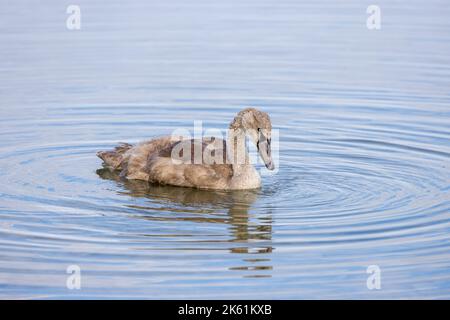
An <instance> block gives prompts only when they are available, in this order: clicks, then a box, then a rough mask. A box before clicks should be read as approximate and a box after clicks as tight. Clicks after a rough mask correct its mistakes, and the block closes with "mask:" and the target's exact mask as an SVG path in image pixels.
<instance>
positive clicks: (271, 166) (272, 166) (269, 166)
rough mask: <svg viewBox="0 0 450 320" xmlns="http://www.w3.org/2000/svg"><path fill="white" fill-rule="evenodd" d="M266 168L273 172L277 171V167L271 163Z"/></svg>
mask: <svg viewBox="0 0 450 320" xmlns="http://www.w3.org/2000/svg"><path fill="white" fill-rule="evenodd" d="M266 168H267V169H269V170H271V171H272V170H274V169H275V166H274V164H273V163H272V162H271V163H269V164H267V165H266Z"/></svg>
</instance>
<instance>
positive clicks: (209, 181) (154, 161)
mask: <svg viewBox="0 0 450 320" xmlns="http://www.w3.org/2000/svg"><path fill="white" fill-rule="evenodd" d="M207 141H210V140H207ZM218 141H219V140H218ZM216 142H217V141H216ZM218 144H219V145H222V148H223V146H225V144H224V142H223V141H221V140H220V141H219V143H218ZM200 146H201V149H199V147H200ZM199 150H202V152H203V153H208V154H211V153H212V154H214V153H216V152H217V155H218V158H215V159H216V160H217V163H216V162H212V163H211V162H207V163H200V164H196V163H195V161H194V160H195V155H196V152H197V151H199ZM225 150H226V148H225ZM184 152H189V153H190V154H187V155H186V157H183V153H184ZM225 153H226V152H223V150H222V149H221V147H220V146H219V148H216V149H214V148H211V143H206V142H205V141H201V140H193V139H192V140H183V141H177V142H174V143H171V144H170V145H167V146H166V147H165V148H163V149H161V150H160V151H159V152H158V153H157V154H154V155H152V156H150V157H149V159H148V162H147V166H146V169H145V171H146V172H147V174H148V176H149V180H150V181H153V182H158V183H163V184H171V185H176V186H185V187H198V188H216V189H220V188H226V187H227V184H228V182H229V180H230V179H231V177H232V176H233V168H232V166H231V165H229V164H226V163H224V162H226V161H224V159H226V154H225ZM189 156H190V157H189ZM200 156H201V155H200ZM174 158H175V159H178V160H180V159H181V158H183V161H182V162H181V163H180V162H178V163H177V161H174ZM200 159H202V158H200Z"/></svg>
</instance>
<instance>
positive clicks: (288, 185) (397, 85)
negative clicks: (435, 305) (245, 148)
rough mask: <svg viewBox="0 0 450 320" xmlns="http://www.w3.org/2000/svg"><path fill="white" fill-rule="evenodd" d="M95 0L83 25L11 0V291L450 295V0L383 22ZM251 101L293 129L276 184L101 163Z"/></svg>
mask: <svg viewBox="0 0 450 320" xmlns="http://www.w3.org/2000/svg"><path fill="white" fill-rule="evenodd" d="M76 2H77V4H79V5H80V7H81V11H82V28H81V30H79V31H69V30H67V29H66V27H65V19H66V17H67V14H66V12H65V10H66V4H65V3H61V1H46V2H45V4H44V3H40V2H37V1H31V2H30V1H6V2H3V3H2V4H1V10H0V44H1V51H0V134H1V139H0V168H1V169H0V297H2V298H150V299H154V298H255V299H257V298H274V299H279V298H313V299H318V298H352V299H359V298H374V299H378V298H446V299H448V298H450V19H449V17H450V6H449V5H448V2H447V1H427V2H423V1H416V0H413V1H408V2H401V1H396V2H394V3H392V1H384V0H383V1H378V2H377V4H378V5H379V6H380V7H381V10H382V28H381V30H377V31H370V30H368V29H367V28H366V22H365V21H366V18H367V16H368V15H367V14H366V7H367V4H365V3H361V2H360V1H347V2H344V3H341V2H339V4H338V3H336V2H334V1H324V0H321V1H308V2H298V1H270V0H263V1H260V0H258V1H256V0H254V1H237V0H233V1H227V2H226V3H225V2H224V3H222V2H218V1H200V0H195V1H189V4H188V3H187V2H186V1H143V0H135V1H128V2H127V4H126V5H125V4H124V3H122V2H119V1H110V2H108V4H106V3H100V2H98V1H84V0H83V1H76ZM245 106H258V107H260V108H261V109H263V110H265V111H267V112H269V113H270V115H271V117H272V120H273V123H274V127H275V128H277V129H279V130H280V146H279V163H278V166H279V171H278V172H277V173H276V174H274V175H265V176H264V177H263V187H262V189H260V190H257V191H246V192H207V191H197V190H192V189H186V188H174V187H162V186H152V185H148V184H146V183H143V182H132V181H121V180H120V179H118V178H117V177H116V176H114V175H113V174H111V173H109V172H105V171H103V170H98V169H101V161H100V160H99V159H98V158H97V157H96V156H95V152H96V151H98V150H101V149H105V148H110V147H112V146H114V145H115V144H116V143H117V142H119V141H127V142H137V141H140V140H143V139H146V138H150V137H152V136H157V135H161V134H170V133H171V132H172V130H173V129H175V128H180V127H181V128H187V129H190V128H192V126H193V121H194V120H202V121H203V124H204V127H217V128H222V129H223V128H226V126H227V125H228V123H229V121H230V120H231V119H232V117H233V116H234V114H235V113H236V112H237V111H239V110H240V109H241V108H243V107H245ZM263 172H264V171H263ZM69 265H78V266H79V267H80V268H81V272H82V280H81V286H82V288H81V290H69V289H67V288H66V279H67V276H68V275H67V274H66V268H67V267H68V266H69ZM369 265H377V266H379V267H380V269H381V289H380V290H368V289H367V287H366V280H367V277H368V274H367V273H366V269H367V267H368V266H369Z"/></svg>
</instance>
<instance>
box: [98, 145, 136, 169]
mask: <svg viewBox="0 0 450 320" xmlns="http://www.w3.org/2000/svg"><path fill="white" fill-rule="evenodd" d="M132 147H133V146H132V145H131V144H129V143H119V145H118V146H117V147H115V148H114V150H110V151H99V152H97V156H98V157H99V158H100V159H102V160H103V162H104V163H105V165H106V166H107V167H109V168H110V169H113V170H121V169H122V167H121V166H122V162H123V160H124V154H125V153H126V152H127V151H128V150H130V149H131V148H132Z"/></svg>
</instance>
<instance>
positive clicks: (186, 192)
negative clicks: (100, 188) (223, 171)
mask: <svg viewBox="0 0 450 320" xmlns="http://www.w3.org/2000/svg"><path fill="white" fill-rule="evenodd" d="M97 174H98V175H99V176H100V177H101V178H102V179H108V180H114V181H116V182H117V183H119V184H120V185H121V186H123V187H124V188H125V189H126V191H121V192H120V193H122V194H126V195H129V196H132V197H139V198H147V199H150V200H151V201H152V206H149V207H145V206H142V205H140V206H138V205H129V206H128V207H130V208H134V209H139V210H144V211H147V212H148V214H145V215H144V216H138V218H143V219H146V220H153V221H164V222H170V221H177V220H180V221H189V222H196V223H221V224H227V225H228V226H229V230H230V236H231V239H230V240H227V241H228V242H230V243H233V246H232V247H230V248H229V251H230V253H233V254H268V253H271V252H272V250H273V248H272V246H271V240H272V218H271V217H272V215H271V212H270V208H269V209H268V211H269V212H268V213H267V214H266V215H261V216H259V217H258V218H257V219H256V221H251V219H250V216H249V213H248V211H249V209H250V207H251V205H252V204H253V203H254V202H255V201H256V199H257V197H258V194H259V192H260V191H259V190H240V191H216V190H215V191H211V190H199V189H194V188H182V187H173V186H165V185H157V184H150V183H148V182H146V181H139V180H126V179H121V178H120V177H119V174H118V172H112V171H110V170H108V169H99V170H97ZM155 203H156V204H158V206H157V210H158V211H164V212H172V213H174V215H170V216H160V215H159V216H154V215H152V214H153V213H154V212H155ZM220 209H225V210H227V212H228V214H227V216H226V217H224V216H222V215H221V216H212V217H211V214H214V212H215V211H216V210H220ZM186 212H188V213H190V214H193V215H190V216H184V215H180V214H183V213H184V214H185V213H186ZM255 243H263V245H261V246H258V247H255V246H254V244H255ZM251 244H253V245H251ZM243 261H244V262H245V263H246V265H244V266H237V267H231V268H229V269H230V270H248V271H253V272H254V271H267V270H272V266H271V265H270V261H271V260H270V259H269V258H267V257H265V258H251V259H243ZM248 264H250V265H248ZM270 276H271V275H270V274H257V273H256V274H251V275H246V276H245V277H270Z"/></svg>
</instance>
